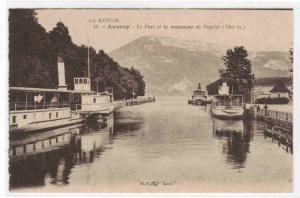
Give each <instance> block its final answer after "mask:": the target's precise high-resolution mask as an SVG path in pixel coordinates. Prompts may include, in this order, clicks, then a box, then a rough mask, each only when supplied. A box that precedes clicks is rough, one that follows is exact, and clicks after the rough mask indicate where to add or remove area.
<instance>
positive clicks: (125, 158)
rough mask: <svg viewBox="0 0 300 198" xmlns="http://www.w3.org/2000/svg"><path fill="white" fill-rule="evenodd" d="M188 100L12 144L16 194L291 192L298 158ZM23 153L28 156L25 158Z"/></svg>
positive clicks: (166, 100)
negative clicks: (212, 115) (193, 104)
mask: <svg viewBox="0 0 300 198" xmlns="http://www.w3.org/2000/svg"><path fill="white" fill-rule="evenodd" d="M261 126H262V125H261V124H259V123H256V122H254V121H251V120H247V121H228V120H227V121H226V120H218V119H215V118H212V117H211V114H210V107H200V106H192V105H188V104H187V98H185V97H162V98H157V100H156V102H155V103H147V104H143V105H137V106H125V107H121V108H119V109H117V110H116V111H115V112H114V114H113V115H112V116H110V117H109V118H108V120H107V122H106V123H100V124H96V123H92V124H89V125H85V124H84V125H76V126H71V127H65V128H60V129H56V130H51V131H43V132H40V133H35V134H32V135H26V136H23V137H14V138H12V139H11V140H10V152H9V155H10V167H9V174H10V183H9V184H10V190H11V191H12V192H290V191H292V189H293V154H292V153H291V152H290V151H289V150H288V148H286V147H285V146H284V145H281V144H278V143H277V142H276V141H274V140H273V139H272V138H270V137H267V136H265V135H264V133H263V129H262V128H261ZM25 151H26V154H25V153H24V152H25Z"/></svg>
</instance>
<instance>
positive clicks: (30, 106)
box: [9, 102, 70, 111]
mask: <svg viewBox="0 0 300 198" xmlns="http://www.w3.org/2000/svg"><path fill="white" fill-rule="evenodd" d="M66 107H70V102H41V103H38V102H32V103H10V105H9V110H10V111H22V110H37V109H53V108H66Z"/></svg>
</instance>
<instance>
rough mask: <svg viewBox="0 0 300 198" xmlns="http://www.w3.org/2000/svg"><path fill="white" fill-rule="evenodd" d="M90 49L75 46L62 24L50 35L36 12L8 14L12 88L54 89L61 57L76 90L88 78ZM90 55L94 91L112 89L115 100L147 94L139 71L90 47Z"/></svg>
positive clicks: (18, 10)
mask: <svg viewBox="0 0 300 198" xmlns="http://www.w3.org/2000/svg"><path fill="white" fill-rule="evenodd" d="M87 49H88V48H87V46H85V45H81V46H77V45H75V44H74V43H73V42H72V38H71V36H70V34H69V30H68V27H66V26H65V25H64V24H63V23H62V22H58V23H57V24H56V26H55V27H54V28H53V29H52V30H51V31H50V32H49V33H47V32H46V31H45V29H44V28H43V27H42V26H41V25H40V24H39V23H38V20H37V18H36V13H35V11H34V10H32V9H10V10H9V67H10V71H9V86H27V87H42V88H55V87H56V86H57V83H58V82H57V81H58V75H57V55H58V54H60V55H62V56H63V58H64V61H65V75H66V84H67V85H68V88H69V89H73V87H74V82H73V79H74V77H83V76H87V68H88V67H87V62H88V61H87V60H88V56H87V52H88V51H87ZM89 55H90V56H89V57H90V71H91V87H92V89H93V90H94V91H95V90H97V88H99V91H100V90H101V91H103V90H105V89H106V88H107V87H112V88H113V90H114V97H115V98H116V99H119V98H126V97H127V98H129V97H131V96H132V91H135V92H136V93H137V94H138V95H143V94H144V89H145V82H144V81H143V76H142V75H141V74H140V72H139V71H138V70H136V69H131V70H130V69H128V68H124V67H121V66H120V65H119V64H118V63H117V62H115V61H114V60H113V59H112V58H111V57H109V56H108V55H107V54H106V53H105V52H104V51H103V50H99V52H98V53H97V52H96V50H95V49H94V48H92V47H89ZM97 84H98V85H99V87H98V85H97Z"/></svg>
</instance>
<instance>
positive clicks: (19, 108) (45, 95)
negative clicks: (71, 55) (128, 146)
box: [9, 56, 114, 134]
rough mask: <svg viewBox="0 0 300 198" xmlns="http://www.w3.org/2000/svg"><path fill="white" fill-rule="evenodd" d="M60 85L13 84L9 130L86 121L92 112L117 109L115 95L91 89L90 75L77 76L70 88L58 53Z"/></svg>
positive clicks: (102, 114)
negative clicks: (38, 86)
mask: <svg viewBox="0 0 300 198" xmlns="http://www.w3.org/2000/svg"><path fill="white" fill-rule="evenodd" d="M57 65H58V88H57V89H46V88H31V87H10V88H9V132H10V133H14V134H19V133H27V132H33V131H40V130H45V129H53V128H58V127H63V126H68V125H73V124H77V123H80V122H82V120H84V119H86V118H88V117H89V116H91V115H101V116H105V115H108V114H110V113H112V111H113V109H114V105H113V95H112V93H109V92H102V93H97V92H95V91H92V90H91V84H90V78H89V77H87V78H74V90H67V85H66V84H65V69H64V61H63V58H62V57H61V56H59V57H58V63H57Z"/></svg>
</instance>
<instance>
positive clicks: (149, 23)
mask: <svg viewBox="0 0 300 198" xmlns="http://www.w3.org/2000/svg"><path fill="white" fill-rule="evenodd" d="M37 14H38V15H37V18H38V21H39V23H40V24H41V25H42V26H43V27H44V28H45V29H46V31H50V30H51V29H52V28H53V27H55V25H56V23H57V22H59V21H61V22H63V23H64V24H65V25H66V26H67V27H68V29H69V32H70V35H71V37H72V40H73V42H74V43H76V44H77V45H81V44H85V45H87V44H88V43H89V45H90V46H92V47H94V48H95V49H96V50H100V49H103V50H104V51H105V52H107V53H109V52H111V51H113V50H115V49H118V48H119V47H121V46H123V45H125V44H126V43H129V42H131V41H132V40H135V39H137V38H139V37H142V36H148V35H160V36H168V37H172V38H174V39H179V40H196V41H202V42H208V43H214V44H218V45H223V46H238V45H243V46H245V48H246V49H247V50H249V51H288V50H289V49H290V48H291V47H292V45H293V11H292V10H203V9H147V10H145V9H40V10H37ZM99 19H100V22H99ZM107 20H108V21H109V22H107ZM94 21H96V22H94ZM109 25H111V26H112V25H113V26H117V27H118V29H108V26H109ZM137 25H140V27H141V28H139V29H138V28H137ZM153 25H154V28H153ZM96 26H98V28H97V27H96ZM171 26H185V27H187V26H190V27H191V26H192V28H193V29H183V28H182V27H181V28H180V29H178V28H171ZM233 26H234V28H231V27H233ZM120 27H122V29H120ZM124 27H125V29H124ZM127 27H129V28H128V29H127ZM208 27H213V29H209V28H208Z"/></svg>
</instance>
